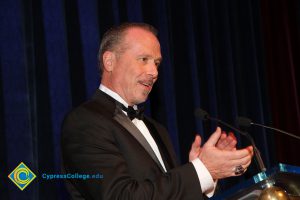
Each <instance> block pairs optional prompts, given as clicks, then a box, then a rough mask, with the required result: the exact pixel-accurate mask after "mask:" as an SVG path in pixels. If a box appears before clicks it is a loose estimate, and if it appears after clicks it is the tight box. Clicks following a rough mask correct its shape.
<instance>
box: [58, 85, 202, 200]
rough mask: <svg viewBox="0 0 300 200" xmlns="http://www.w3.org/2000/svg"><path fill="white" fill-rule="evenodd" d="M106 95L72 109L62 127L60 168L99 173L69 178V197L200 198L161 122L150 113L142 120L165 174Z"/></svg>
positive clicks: (187, 167)
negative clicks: (154, 142) (179, 161)
mask: <svg viewBox="0 0 300 200" xmlns="http://www.w3.org/2000/svg"><path fill="white" fill-rule="evenodd" d="M118 105H119V104H118V103H117V102H116V101H115V100H114V99H113V98H111V97H110V96H108V95H107V94H105V93H103V92H102V91H100V90H97V91H96V93H95V95H94V97H93V98H92V99H91V100H90V101H88V102H86V103H84V104H82V105H81V106H79V107H78V108H75V109H74V110H73V111H71V112H70V113H69V114H68V115H67V117H66V118H65V120H64V123H63V127H62V138H61V139H62V141H61V145H62V147H61V148H62V158H63V170H64V171H65V172H66V173H73V174H74V173H78V174H90V175H92V174H102V175H103V177H102V178H100V179H99V178H98V179H86V180H82V179H68V180H67V188H68V190H69V193H70V195H71V196H72V198H73V199H105V200H106V199H137V200H143V199H155V200H159V199H162V200H163V199H168V200H169V199H170V200H176V199H182V200H185V199H186V200H189V199H202V198H203V197H202V192H201V187H200V183H199V180H198V176H197V174H196V171H195V169H194V167H193V165H192V164H191V163H187V164H185V165H181V166H177V164H176V156H175V153H174V150H173V147H172V144H171V141H170V139H169V137H168V133H167V131H166V130H165V128H164V127H162V126H161V125H160V124H158V123H157V122H155V121H153V120H152V119H150V118H145V119H144V122H145V124H146V126H147V127H148V129H149V130H150V132H151V135H152V136H153V138H154V139H155V141H156V143H157V144H158V147H159V149H160V152H161V154H162V157H163V160H164V163H165V165H166V168H167V173H165V172H164V171H163V168H162V166H161V164H160V163H159V161H158V159H157V157H156V156H155V154H154V152H153V150H152V148H151V147H150V145H149V144H148V142H147V141H146V139H145V138H144V137H143V135H142V134H141V133H140V131H139V130H138V129H137V128H136V127H135V125H134V124H133V123H132V122H131V121H130V119H129V118H128V117H127V116H126V115H125V114H124V113H123V112H122V110H121V109H120V107H119V106H118Z"/></svg>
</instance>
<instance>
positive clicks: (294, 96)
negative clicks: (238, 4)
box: [261, 0, 300, 166]
mask: <svg viewBox="0 0 300 200" xmlns="http://www.w3.org/2000/svg"><path fill="white" fill-rule="evenodd" d="M261 5H262V6H261V12H262V20H263V23H262V24H263V27H262V28H263V31H264V44H265V53H266V57H265V61H266V70H267V78H268V84H269V85H268V87H269V95H270V98H271V99H272V100H271V101H270V102H271V110H272V118H273V125H274V126H275V127H277V128H280V129H283V130H286V131H288V132H291V133H294V134H296V135H298V136H300V107H299V93H300V92H299V86H300V85H299V81H300V80H299V73H300V53H299V52H300V12H299V11H300V2H299V1H298V0H289V1H286V0H263V1H262V4H261ZM275 142H276V146H277V148H276V151H277V155H278V161H279V162H284V163H290V164H294V165H298V166H299V165H300V159H299V155H298V152H299V147H300V140H296V139H293V138H290V137H287V136H283V135H276V139H275Z"/></svg>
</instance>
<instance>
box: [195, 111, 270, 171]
mask: <svg viewBox="0 0 300 200" xmlns="http://www.w3.org/2000/svg"><path fill="white" fill-rule="evenodd" d="M195 116H196V117H198V118H200V119H202V120H204V121H206V120H210V121H215V122H218V123H220V124H222V125H224V126H226V127H227V128H230V129H232V130H234V131H236V132H238V133H239V134H241V135H243V136H245V137H246V138H247V139H248V140H249V141H250V143H251V145H252V146H253V150H254V155H255V158H256V161H257V163H258V166H259V169H260V171H261V172H264V171H266V167H265V165H264V162H263V160H262V158H261V156H260V152H259V150H258V148H257V147H256V145H255V143H254V140H253V138H252V137H251V135H249V134H248V133H247V132H244V131H241V130H239V129H237V128H235V127H234V126H232V125H230V124H228V123H226V122H224V121H222V120H220V119H218V118H214V117H211V116H209V114H208V113H207V112H206V111H205V110H202V109H201V108H197V109H196V110H195Z"/></svg>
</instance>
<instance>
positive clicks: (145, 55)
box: [138, 54, 162, 62]
mask: <svg viewBox="0 0 300 200" xmlns="http://www.w3.org/2000/svg"><path fill="white" fill-rule="evenodd" d="M138 57H147V58H153V59H154V61H159V62H161V61H162V57H159V58H156V59H155V58H154V57H153V56H151V55H149V54H141V55H138Z"/></svg>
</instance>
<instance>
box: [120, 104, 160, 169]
mask: <svg viewBox="0 0 300 200" xmlns="http://www.w3.org/2000/svg"><path fill="white" fill-rule="evenodd" d="M114 120H116V121H117V122H118V123H119V124H121V125H122V126H123V127H124V128H125V129H126V130H127V131H128V132H129V133H130V134H131V135H132V136H133V137H134V138H135V139H136V140H137V141H138V142H139V143H140V144H141V145H142V146H143V147H144V149H145V150H146V151H147V152H148V153H149V155H150V156H151V157H152V159H153V160H154V161H155V162H156V163H157V164H158V166H159V168H160V169H161V171H162V172H164V169H163V167H162V166H161V164H160V162H159V160H158V158H157V157H156V155H155V153H154V151H153V150H152V148H151V146H150V144H149V143H148V142H147V140H146V139H145V137H144V136H143V134H142V133H141V132H140V130H139V129H138V128H137V127H136V126H135V125H134V124H133V123H132V121H130V119H129V118H128V117H127V116H126V115H125V114H124V113H123V112H122V111H121V109H119V108H116V111H115V115H114Z"/></svg>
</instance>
